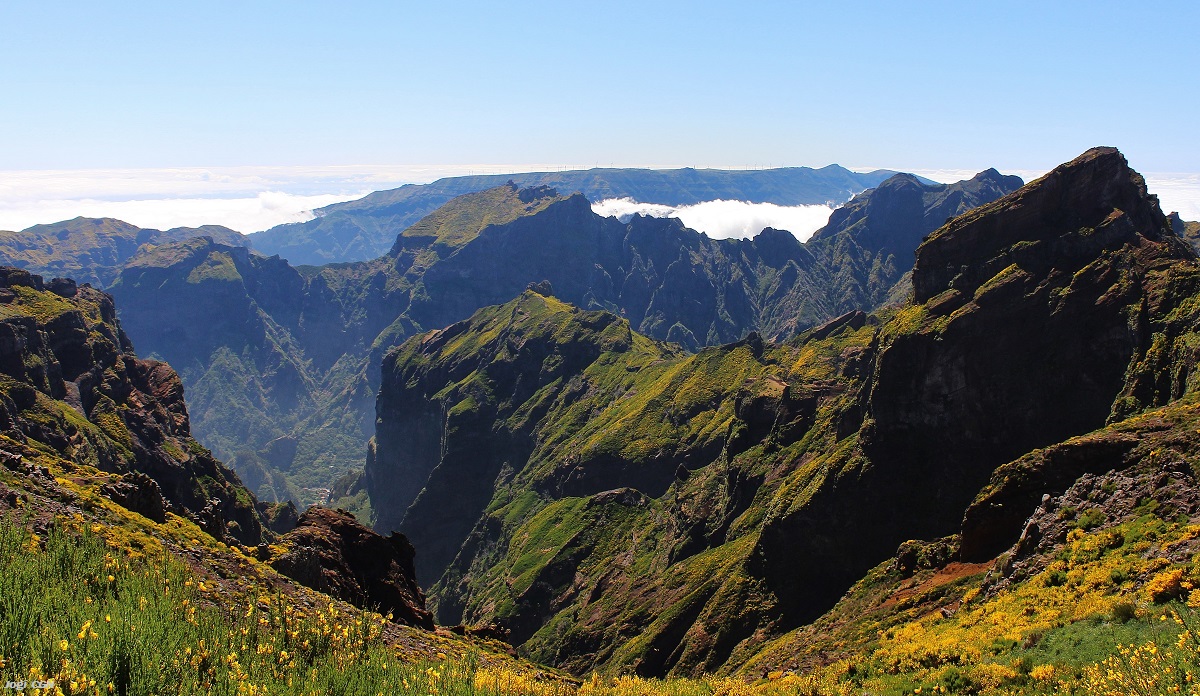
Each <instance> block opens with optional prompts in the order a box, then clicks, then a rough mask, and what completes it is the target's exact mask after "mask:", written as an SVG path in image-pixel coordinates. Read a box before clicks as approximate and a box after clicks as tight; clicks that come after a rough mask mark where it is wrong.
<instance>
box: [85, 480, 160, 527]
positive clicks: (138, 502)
mask: <svg viewBox="0 0 1200 696" xmlns="http://www.w3.org/2000/svg"><path fill="white" fill-rule="evenodd" d="M100 493H101V494H103V495H104V496H106V497H107V498H108V499H109V500H112V501H113V502H114V503H117V504H118V505H120V506H122V507H124V508H126V509H127V510H132V511H133V512H136V513H138V514H139V515H141V516H143V517H145V518H147V519H151V520H154V521H155V522H159V523H161V522H165V521H166V519H167V510H166V503H165V501H164V500H163V497H162V491H160V490H159V489H158V483H156V482H155V481H154V479H152V478H150V477H149V476H147V475H145V474H143V473H141V472H140V471H134V472H130V473H128V474H125V475H124V476H122V477H121V480H120V481H118V482H116V483H108V484H105V485H103V486H101V487H100Z"/></svg>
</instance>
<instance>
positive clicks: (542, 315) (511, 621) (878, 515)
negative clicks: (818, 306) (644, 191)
mask: <svg viewBox="0 0 1200 696" xmlns="http://www.w3.org/2000/svg"><path fill="white" fill-rule="evenodd" d="M1196 272H1197V267H1196V260H1195V254H1194V252H1193V251H1191V249H1190V248H1189V247H1188V246H1187V245H1186V244H1184V243H1183V242H1182V241H1181V240H1180V239H1179V238H1178V237H1177V236H1175V235H1174V233H1173V232H1172V230H1171V226H1170V224H1169V223H1168V221H1167V219H1166V217H1165V216H1164V215H1163V214H1162V213H1161V211H1160V210H1159V209H1158V206H1157V202H1156V200H1155V199H1154V198H1153V197H1152V196H1149V195H1148V194H1147V192H1146V190H1145V185H1144V182H1143V180H1142V178H1141V177H1140V176H1139V175H1137V174H1136V173H1135V172H1133V171H1132V170H1130V169H1129V168H1128V165H1127V164H1126V163H1125V160H1124V158H1123V157H1121V155H1120V154H1119V153H1118V152H1116V151H1115V150H1111V149H1104V148H1101V149H1096V150H1092V151H1089V152H1088V153H1085V154H1084V155H1082V156H1081V157H1079V158H1077V159H1076V160H1074V161H1072V162H1070V163H1068V164H1065V165H1063V166H1061V167H1059V168H1057V169H1056V170H1054V171H1053V172H1051V173H1050V174H1048V175H1047V176H1046V177H1043V178H1042V179H1039V180H1038V181H1035V182H1032V183H1031V184H1029V185H1027V186H1025V187H1023V188H1021V189H1020V190H1018V191H1016V192H1014V193H1012V194H1009V195H1007V196H1005V197H1003V198H1001V199H999V200H997V201H995V202H993V203H990V204H988V205H985V206H983V207H981V208H978V209H976V210H974V211H972V212H969V213H967V214H965V215H962V216H960V217H958V218H955V219H954V220H952V221H951V222H949V223H948V224H946V225H944V226H942V227H941V228H940V229H938V231H936V232H935V233H934V234H932V235H931V236H930V237H929V238H928V239H927V240H926V241H925V242H924V243H923V244H922V246H921V247H920V249H919V250H918V255H917V264H916V268H915V270H914V272H913V288H914V294H913V299H912V300H911V301H910V302H909V303H907V304H906V305H904V306H902V307H899V308H895V309H888V310H886V311H883V312H881V313H880V314H879V315H877V316H874V317H868V316H866V315H864V314H861V313H850V314H847V315H846V316H844V317H841V318H839V319H837V320H835V321H833V322H831V323H830V324H828V325H826V326H824V327H820V328H818V329H815V330H812V331H810V332H807V333H805V334H804V335H802V336H800V337H799V338H797V339H795V340H793V341H789V342H786V343H784V344H780V345H769V344H765V343H763V342H762V341H761V340H760V339H758V337H757V335H755V336H751V337H749V338H748V339H746V340H745V341H742V342H738V343H733V344H728V345H725V346H722V347H719V348H710V349H705V350H703V351H701V352H699V353H697V354H695V355H691V356H686V355H678V354H672V353H671V348H670V347H669V346H665V345H662V344H656V343H654V342H652V341H648V340H647V339H645V338H642V337H639V336H638V335H637V334H636V333H634V332H633V331H632V327H631V326H630V324H627V323H626V322H625V321H622V320H619V319H617V318H616V317H615V316H612V315H606V314H596V313H585V312H580V310H578V309H574V308H571V307H569V306H567V305H564V304H561V303H558V302H557V301H556V300H554V299H552V298H545V297H544V296H542V295H539V294H537V293H526V294H525V295H523V296H522V297H521V298H518V299H517V300H515V301H513V302H511V303H508V304H506V305H503V306H499V307H494V308H488V309H485V310H481V311H480V312H478V313H477V314H476V315H475V316H474V317H473V318H472V319H471V320H469V321H467V322H463V323H459V324H455V325H453V326H451V327H449V328H447V329H445V330H443V331H440V332H434V333H431V334H425V335H422V336H418V337H414V338H413V339H411V340H410V341H409V342H408V343H406V344H405V345H404V346H403V347H402V348H401V349H399V350H398V351H396V352H393V353H391V354H389V356H388V358H387V360H386V361H385V364H384V372H383V383H382V387H381V390H380V396H379V402H378V404H379V405H378V415H379V420H378V423H377V435H376V445H375V448H374V453H373V456H372V457H371V458H370V459H369V460H368V467H367V472H366V478H367V482H368V490H369V492H370V494H371V499H372V505H373V507H374V510H375V512H376V514H377V516H378V520H379V521H380V528H381V529H385V530H386V529H390V528H393V527H398V528H399V529H401V530H404V531H405V532H406V533H409V534H410V535H411V536H412V537H413V538H414V539H416V540H417V543H418V546H420V547H422V548H423V549H425V555H424V557H423V558H424V560H418V563H417V573H418V577H419V578H423V579H424V581H428V580H431V579H435V578H436V579H437V584H436V585H435V586H434V587H433V589H432V590H431V594H432V596H433V599H434V601H435V602H436V607H437V612H438V615H439V616H440V617H441V618H442V619H443V620H446V621H450V620H458V619H462V620H466V621H470V622H475V621H481V622H486V621H491V620H497V621H499V622H500V623H502V624H503V625H505V626H507V627H509V628H510V629H511V630H512V636H513V639H514V641H515V642H517V643H521V644H522V649H523V650H524V651H526V653H527V654H529V655H531V656H533V657H535V658H536V659H539V660H543V661H548V662H550V663H552V664H556V665H560V666H563V667H566V668H568V669H571V670H572V671H576V672H585V671H587V670H589V669H592V668H595V667H603V668H607V669H629V668H631V669H634V670H636V671H637V672H639V673H641V674H650V675H655V674H664V673H675V674H681V673H682V674H696V673H699V672H702V671H709V670H714V669H718V668H722V667H723V666H724V667H727V668H728V667H732V666H736V665H740V664H743V663H745V662H746V661H747V660H749V659H751V658H752V657H753V656H754V654H755V651H756V650H757V649H758V647H759V646H760V645H761V642H762V640H763V639H764V638H766V637H769V636H773V635H780V634H782V633H784V632H787V631H789V630H791V629H793V628H796V627H799V626H802V625H804V624H807V623H809V622H811V621H813V620H814V619H817V618H818V617H820V616H821V615H822V614H824V613H826V612H827V611H829V610H830V609H831V608H833V607H834V606H835V605H836V604H837V602H838V599H839V597H841V596H842V595H843V593H844V592H845V591H846V590H847V589H849V588H851V587H852V586H853V585H854V584H855V583H856V581H858V580H859V579H861V578H862V577H863V576H864V575H866V574H867V573H868V571H870V570H871V569H872V568H873V567H875V566H876V565H877V564H879V563H881V562H884V561H886V560H887V559H888V558H890V557H892V555H893V554H894V552H895V550H896V549H897V547H898V546H900V545H901V543H902V542H905V541H906V540H909V539H914V538H915V539H937V538H939V537H943V536H946V535H950V534H954V533H956V532H958V531H959V529H960V527H961V525H962V519H963V514H964V511H965V510H966V509H967V508H968V506H969V505H970V504H971V503H972V500H973V499H974V498H975V497H976V495H977V494H979V492H980V491H981V489H983V488H984V487H985V485H987V484H988V482H989V479H990V478H991V477H992V476H993V472H996V471H997V470H999V469H1000V468H1001V467H1002V466H1003V465H1005V464H1006V463H1007V462H1009V461H1011V460H1014V459H1017V458H1019V457H1021V456H1022V455H1025V454H1026V453H1028V452H1030V451H1031V450H1034V449H1036V448H1039V447H1045V446H1048V445H1051V444H1053V443H1055V442H1058V441H1061V440H1065V439H1067V438H1070V437H1072V436H1075V435H1079V434H1082V433H1086V432H1088V431H1090V430H1093V429H1096V428H1100V427H1102V426H1104V424H1105V422H1106V421H1107V420H1108V419H1109V418H1110V417H1113V418H1123V417H1125V416H1126V415H1129V414H1132V413H1136V412H1137V411H1139V410H1140V409H1144V408H1147V407H1152V406H1154V405H1157V404H1161V403H1165V401H1166V400H1169V399H1171V398H1177V397H1178V396H1179V395H1182V394H1184V393H1187V392H1188V391H1189V390H1190V389H1191V384H1192V379H1191V378H1190V375H1191V372H1188V371H1186V370H1185V371H1184V373H1183V377H1182V378H1181V381H1179V382H1176V383H1175V386H1170V387H1169V388H1168V389H1166V390H1158V391H1155V390H1154V389H1150V390H1147V389H1146V388H1144V387H1140V386H1138V385H1140V384H1142V383H1143V382H1145V381H1146V380H1147V379H1150V383H1151V384H1150V386H1153V380H1152V378H1151V376H1152V375H1161V374H1163V370H1162V369H1160V368H1161V367H1162V366H1163V365H1166V366H1168V368H1170V370H1172V371H1174V372H1175V373H1178V372H1179V370H1180V369H1182V368H1183V366H1187V365H1190V364H1194V362H1190V361H1192V356H1191V350H1192V349H1191V348H1190V346H1191V345H1193V344H1192V343H1191V340H1190V339H1189V338H1188V337H1187V336H1189V335H1193V334H1189V333H1188V332H1184V334H1183V335H1179V336H1178V337H1177V340H1165V339H1164V338H1158V336H1159V335H1163V336H1166V334H1170V330H1169V329H1168V328H1162V327H1164V322H1169V319H1170V317H1171V316H1174V315H1175V314H1177V313H1178V312H1190V311H1191V310H1190V308H1191V307H1192V306H1193V305H1192V303H1191V300H1190V299H1189V298H1191V297H1194V292H1192V291H1190V290H1188V289H1186V288H1191V287H1192V286H1191V285H1189V283H1190V282H1191V281H1189V280H1188V279H1189V278H1193V277H1195V276H1196ZM1179 321H1182V322H1184V323H1185V324H1186V322H1187V321H1190V320H1189V319H1186V318H1181V319H1179ZM1163 332H1166V333H1165V334H1164V333H1163ZM1172 365H1175V366H1177V367H1170V366H1172ZM1139 366H1144V367H1139ZM1140 375H1145V376H1146V377H1144V378H1143V377H1140ZM1133 394H1137V396H1131V395H1133ZM481 452H482V453H486V455H483V456H481V454H480V453H481ZM472 515H477V517H476V519H475V521H474V523H473V526H471V527H470V528H468V526H467V525H466V524H465V523H464V522H463V519H462V518H463V517H470V516H472ZM982 528H987V529H991V530H992V533H993V538H992V540H991V541H989V542H986V543H985V544H984V545H983V546H984V547H985V548H984V550H980V551H977V553H978V554H981V555H982V556H983V557H985V558H988V557H990V555H989V554H994V553H999V552H1000V551H1001V550H1002V549H1003V546H1004V544H1006V543H1007V544H1011V543H1012V542H1014V541H1015V540H1016V535H1017V534H1018V533H1019V532H1020V530H1019V529H1015V530H1014V529H1013V528H1012V525H1011V521H1005V520H1004V519H1003V518H1002V517H1000V518H996V519H995V520H992V521H989V522H986V523H985V524H983V526H982ZM973 534H976V535H977V536H976V538H986V536H987V535H986V534H984V535H983V536H982V537H980V536H978V535H979V532H977V531H976V532H973ZM976 548H977V549H978V548H980V546H979V545H976ZM954 553H957V551H955V552H954ZM976 558H977V556H976V557H973V558H972V559H970V560H976ZM443 564H444V565H443Z"/></svg>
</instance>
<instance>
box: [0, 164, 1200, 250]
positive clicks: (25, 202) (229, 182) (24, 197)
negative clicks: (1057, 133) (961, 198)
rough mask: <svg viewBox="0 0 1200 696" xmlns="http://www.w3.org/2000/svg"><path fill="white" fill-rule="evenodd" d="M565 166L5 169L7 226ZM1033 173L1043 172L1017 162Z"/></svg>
mask: <svg viewBox="0 0 1200 696" xmlns="http://www.w3.org/2000/svg"><path fill="white" fill-rule="evenodd" d="M565 168H566V167H563V166H558V165H519V166H518V165H444V166H424V165H397V166H390V165H369V166H321V167H223V168H222V167H217V168H203V167H190V168H186V167H185V168H172V169H89V170H34V171H17V170H8V171H3V170H0V230H19V229H24V228H26V227H29V226H31V225H35V224H40V223H50V222H58V221H60V220H68V219H71V218H74V217H78V216H81V215H82V216H85V217H113V218H118V219H120V220H124V221H126V222H130V223H132V224H135V225H138V226H140V227H155V228H159V229H168V228H171V227H196V226H199V225H206V224H214V225H224V226H226V227H230V228H232V229H235V230H237V231H239V232H243V233H252V232H257V231H260V230H265V229H268V228H270V227H274V226H275V225H278V224H282V223H286V222H302V221H304V220H309V219H311V218H312V217H313V215H314V213H313V211H314V210H315V209H317V208H320V207H323V206H326V205H330V204H333V203H338V202H342V201H349V200H354V199H357V198H361V197H362V196H364V195H366V194H367V193H370V192H371V191H379V190H384V189H389V188H395V187H398V186H402V185H404V184H408V183H428V182H430V181H434V180H435V179H438V178H441V177H446V176H462V175H466V174H503V173H513V172H517V171H550V170H561V169H565ZM913 173H915V174H919V175H921V176H924V177H926V178H928V179H932V180H934V181H944V182H951V181H958V180H959V179H964V178H969V177H971V176H973V175H974V174H975V172H973V171H966V170H953V169H940V170H916V171H914V172H913ZM1006 173H1010V174H1017V175H1019V176H1021V177H1022V178H1023V179H1025V180H1026V181H1030V180H1032V179H1034V178H1036V177H1037V176H1040V175H1041V174H1044V173H1045V172H1043V171H1032V170H1015V171H1010V172H1006ZM1146 180H1147V184H1148V186H1149V189H1150V192H1151V193H1155V194H1157V195H1158V197H1159V200H1160V202H1161V203H1162V207H1163V209H1164V210H1165V211H1168V212H1170V211H1173V210H1174V211H1178V212H1179V213H1180V214H1181V215H1182V216H1183V218H1184V219H1185V220H1200V174H1189V173H1167V174H1158V173H1151V174H1146ZM593 208H594V209H595V210H596V212H598V213H600V214H602V215H611V216H615V217H618V218H625V219H628V217H630V216H632V215H634V214H635V213H636V214H641V215H653V216H658V217H677V218H679V219H680V220H682V221H683V223H684V224H685V225H687V226H688V227H691V228H693V229H696V230H700V231H702V232H705V233H706V234H708V235H709V236H711V237H719V238H730V237H741V238H745V237H752V236H754V235H756V234H758V233H759V232H760V231H761V230H762V229H763V228H764V227H774V228H777V229H784V230H788V231H789V232H791V233H793V234H794V235H796V237H797V238H799V239H801V240H804V239H808V237H809V236H811V235H812V233H813V232H814V231H816V230H818V229H820V228H821V227H822V226H823V225H824V224H825V223H826V221H827V220H828V219H829V214H830V212H831V208H830V207H829V206H824V205H804V206H779V205H774V204H771V203H749V202H746V201H727V200H718V201H707V202H704V203H699V204H696V205H688V206H664V205H655V204H648V203H641V202H638V201H633V200H630V199H614V200H607V201H600V202H598V203H596V204H595V205H594V206H593Z"/></svg>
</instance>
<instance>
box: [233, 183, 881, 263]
mask: <svg viewBox="0 0 1200 696" xmlns="http://www.w3.org/2000/svg"><path fill="white" fill-rule="evenodd" d="M894 173H895V172H892V171H888V170H882V169H881V170H877V171H873V172H867V173H862V174H860V173H857V172H852V171H850V170H848V169H846V168H844V167H840V166H838V165H836V164H831V165H829V166H827V167H822V168H820V169H812V168H810V167H787V168H782V169H764V170H758V171H744V170H743V171H728V170H721V169H672V170H651V169H588V170H582V171H567V172H533V173H527V174H495V175H486V176H458V177H451V178H446V179H439V180H438V181H435V182H433V183H431V184H410V185H408V186H401V187H400V188H398V189H392V190H390V191H378V192H376V193H372V194H370V195H369V196H366V197H365V198H362V199H359V200H357V201H351V202H348V203H337V204H335V205H331V206H327V207H325V208H321V209H320V210H318V211H317V217H316V218H315V219H313V220H310V221H308V222H301V223H291V224H286V225H278V226H276V227H273V228H271V229H269V230H266V231H265V232H259V233H257V234H255V235H253V238H254V248H255V249H257V250H258V251H261V252H262V253H264V254H268V255H270V254H279V255H280V256H282V257H283V258H285V259H287V260H288V261H289V262H291V263H292V264H293V265H306V264H308V265H320V264H324V263H332V262H341V261H365V260H367V259H373V258H375V257H377V256H380V255H382V254H384V253H386V252H387V250H388V249H390V248H391V246H392V242H394V241H395V239H396V235H397V234H399V233H400V232H402V231H403V230H404V229H405V228H407V227H408V226H409V225H411V224H413V223H415V222H416V221H417V220H420V219H421V218H423V217H425V216H426V215H428V214H429V213H432V212H433V211H434V210H436V209H437V208H438V207H440V206H441V205H442V204H443V203H445V202H447V201H449V200H450V199H451V198H454V197H455V196H460V195H462V194H465V193H474V192H476V191H483V190H485V189H489V188H494V187H496V186H499V185H501V184H503V183H505V182H507V181H512V182H513V183H515V184H517V186H520V187H537V186H550V187H553V188H555V189H557V190H558V192H559V193H561V194H563V195H570V194H572V193H582V194H583V195H584V196H585V197H587V199H588V200H590V201H593V202H596V201H602V200H605V199H608V198H632V199H634V200H636V201H638V202H641V203H659V204H663V205H690V204H694V203H700V202H702V201H711V200H717V199H726V200H739V201H749V202H751V203H774V204H776V205H821V204H827V203H828V204H833V205H839V204H841V203H844V202H845V201H848V200H850V198H851V196H854V195H855V194H857V193H859V192H861V191H863V190H865V189H868V188H871V187H873V186H876V185H878V184H879V183H880V182H882V181H883V180H885V179H887V178H888V177H889V176H891V175H892V174H894Z"/></svg>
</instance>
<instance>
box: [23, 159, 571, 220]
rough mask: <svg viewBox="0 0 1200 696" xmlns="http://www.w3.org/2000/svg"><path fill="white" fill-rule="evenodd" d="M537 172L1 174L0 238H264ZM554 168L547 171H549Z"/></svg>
mask: <svg viewBox="0 0 1200 696" xmlns="http://www.w3.org/2000/svg"><path fill="white" fill-rule="evenodd" d="M536 167H537V165H525V166H520V167H518V166H511V165H438V166H425V165H403V166H385V165H364V166H323V167H212V168H205V167H184V168H175V169H82V170H8V171H0V230H19V229H24V228H26V227H29V226H30V225H36V224H41V223H49V222H58V221H60V220H68V219H70V218H74V217H78V216H80V215H83V216H85V217H115V218H118V219H121V220H124V221H126V222H129V223H132V224H135V225H138V226H140V227H157V228H160V229H166V228H169V227H180V226H185V227H197V226H200V225H207V224H213V225H225V226H226V227H231V228H233V229H235V230H237V231H239V232H243V233H251V232H258V231H261V230H265V229H267V228H270V227H273V226H275V225H278V224H281V223H285V222H298V221H303V220H308V219H311V218H312V212H311V211H312V210H313V209H314V208H319V207H321V206H325V205H330V204H331V203H338V202H341V201H349V200H354V199H356V198H361V197H362V196H364V195H366V194H368V193H370V192H372V191H380V190H383V189H389V188H396V187H397V186H402V185H404V184H410V183H428V182H430V181H433V180H435V179H439V178H441V177H445V176H461V175H464V174H505V173H513V172H516V171H526V170H529V169H531V168H536ZM555 168H557V167H546V168H545V169H555Z"/></svg>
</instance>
